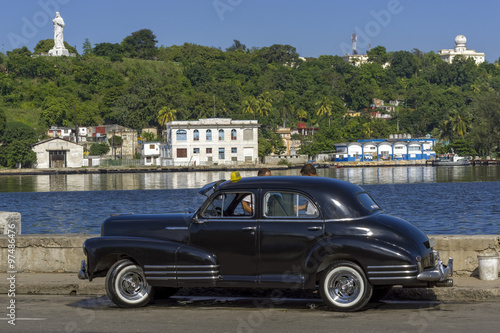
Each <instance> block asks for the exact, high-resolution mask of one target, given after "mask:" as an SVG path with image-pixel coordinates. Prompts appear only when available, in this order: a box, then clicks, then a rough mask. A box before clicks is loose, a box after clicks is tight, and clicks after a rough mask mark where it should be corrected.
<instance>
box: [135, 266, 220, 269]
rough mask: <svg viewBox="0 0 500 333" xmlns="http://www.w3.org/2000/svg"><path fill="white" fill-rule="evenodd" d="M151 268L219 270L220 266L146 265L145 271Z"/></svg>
mask: <svg viewBox="0 0 500 333" xmlns="http://www.w3.org/2000/svg"><path fill="white" fill-rule="evenodd" d="M151 268H156V269H162V268H163V269H169V268H172V269H178V268H184V269H185V268H197V269H201V268H219V265H144V269H151Z"/></svg>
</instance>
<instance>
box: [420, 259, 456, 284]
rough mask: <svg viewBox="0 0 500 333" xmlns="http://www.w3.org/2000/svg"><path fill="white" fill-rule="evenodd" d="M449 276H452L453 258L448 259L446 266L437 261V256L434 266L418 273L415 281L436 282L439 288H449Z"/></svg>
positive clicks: (451, 282)
mask: <svg viewBox="0 0 500 333" xmlns="http://www.w3.org/2000/svg"><path fill="white" fill-rule="evenodd" d="M451 276H453V258H449V259H448V264H447V265H443V262H442V261H441V260H439V254H438V255H437V264H436V266H434V268H433V269H431V270H426V271H423V272H420V273H419V274H418V275H417V280H420V281H427V282H437V283H436V286H440V287H451V286H453V280H450V279H448V278H449V277H451Z"/></svg>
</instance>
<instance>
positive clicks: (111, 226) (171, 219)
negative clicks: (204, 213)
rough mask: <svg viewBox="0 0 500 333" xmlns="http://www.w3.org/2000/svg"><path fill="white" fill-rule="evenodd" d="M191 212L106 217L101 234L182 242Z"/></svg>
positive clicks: (186, 232)
mask: <svg viewBox="0 0 500 333" xmlns="http://www.w3.org/2000/svg"><path fill="white" fill-rule="evenodd" d="M192 218H193V214H187V213H186V214H142V215H119V216H112V217H110V218H108V219H106V220H105V221H104V222H103V224H102V228H101V236H130V237H143V238H152V239H161V240H174V241H179V242H183V241H186V239H187V238H188V229H189V224H190V222H191V220H192Z"/></svg>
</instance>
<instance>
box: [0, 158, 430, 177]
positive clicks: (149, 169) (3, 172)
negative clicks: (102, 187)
mask: <svg viewBox="0 0 500 333" xmlns="http://www.w3.org/2000/svg"><path fill="white" fill-rule="evenodd" d="M313 164H314V165H315V166H316V167H317V168H320V169H323V168H363V167H397V166H431V165H430V164H427V163H426V161H425V160H422V161H373V162H318V163H313ZM303 165H304V164H294V165H291V166H287V165H277V164H255V165H214V166H170V167H161V166H144V167H102V168H101V167H96V168H92V167H82V168H60V169H0V176H10V175H30V176H33V175H74V174H83V175H85V174H107V173H155V172H203V171H207V172H210V171H253V170H259V169H260V168H269V169H271V170H287V169H300V168H302V166H303Z"/></svg>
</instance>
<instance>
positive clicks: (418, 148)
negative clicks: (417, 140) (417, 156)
mask: <svg viewBox="0 0 500 333" xmlns="http://www.w3.org/2000/svg"><path fill="white" fill-rule="evenodd" d="M408 151H413V152H416V151H420V147H419V146H409V147H408Z"/></svg>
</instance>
